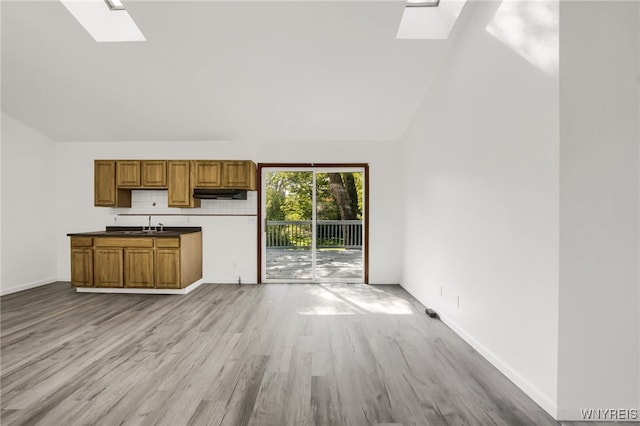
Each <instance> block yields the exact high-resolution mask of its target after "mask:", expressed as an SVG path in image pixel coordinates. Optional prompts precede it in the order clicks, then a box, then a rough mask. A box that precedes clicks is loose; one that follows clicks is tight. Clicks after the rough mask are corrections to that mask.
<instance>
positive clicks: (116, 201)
mask: <svg viewBox="0 0 640 426" xmlns="http://www.w3.org/2000/svg"><path fill="white" fill-rule="evenodd" d="M93 173H94V187H93V197H94V201H93V204H94V205H95V206H96V207H131V191H128V190H122V189H118V188H116V161H115V160H95V162H94V165H93Z"/></svg>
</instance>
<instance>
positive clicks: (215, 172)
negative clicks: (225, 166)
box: [193, 160, 222, 188]
mask: <svg viewBox="0 0 640 426" xmlns="http://www.w3.org/2000/svg"><path fill="white" fill-rule="evenodd" d="M194 166H195V170H194V173H193V176H194V182H193V185H194V186H195V187H196V188H220V187H221V186H222V180H221V178H220V177H221V172H222V167H221V166H222V165H221V163H220V161H215V160H196V161H195V162H194Z"/></svg>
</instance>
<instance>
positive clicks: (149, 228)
mask: <svg viewBox="0 0 640 426" xmlns="http://www.w3.org/2000/svg"><path fill="white" fill-rule="evenodd" d="M147 230H149V231H151V215H149V226H148V227H147Z"/></svg>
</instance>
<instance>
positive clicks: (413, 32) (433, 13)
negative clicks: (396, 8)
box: [396, 0, 466, 40]
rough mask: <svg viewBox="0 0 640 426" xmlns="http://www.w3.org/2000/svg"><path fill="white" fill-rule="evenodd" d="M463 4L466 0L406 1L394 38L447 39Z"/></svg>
mask: <svg viewBox="0 0 640 426" xmlns="http://www.w3.org/2000/svg"><path fill="white" fill-rule="evenodd" d="M465 3H466V0H407V3H406V7H405V8H404V13H403V14H402V20H401V21H400V26H399V27H398V33H397V34H396V38H397V39H410V40H418V39H422V40H443V39H446V38H448V37H449V33H450V32H451V29H452V28H453V26H454V25H455V23H456V21H457V20H458V16H460V12H461V11H462V8H463V7H464V5H465ZM436 6H437V7H436Z"/></svg>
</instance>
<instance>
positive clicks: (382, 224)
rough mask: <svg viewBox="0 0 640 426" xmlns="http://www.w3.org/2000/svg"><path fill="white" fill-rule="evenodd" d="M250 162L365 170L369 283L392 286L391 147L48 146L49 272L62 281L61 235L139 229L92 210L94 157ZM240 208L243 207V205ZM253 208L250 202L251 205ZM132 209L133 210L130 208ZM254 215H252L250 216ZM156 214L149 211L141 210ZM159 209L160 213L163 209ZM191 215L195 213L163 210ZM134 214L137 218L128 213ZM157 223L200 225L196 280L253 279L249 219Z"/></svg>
mask: <svg viewBox="0 0 640 426" xmlns="http://www.w3.org/2000/svg"><path fill="white" fill-rule="evenodd" d="M100 158H103V159H124V158H136V159H138V158H139V159H154V158H155V159H158V158H160V159H165V158H166V159H180V158H185V159H197V158H213V159H251V160H254V161H255V162H262V163H270V162H274V163H275V162H277V163H283V162H291V163H293V162H304V163H311V162H313V163H321V162H330V163H336V162H342V163H348V162H351V163H356V162H357V163H369V165H370V181H371V182H370V191H371V192H370V210H371V212H370V215H369V220H370V256H369V259H370V267H369V272H370V282H371V283H376V284H377V283H398V281H399V279H400V268H401V260H400V259H401V257H400V252H401V231H402V229H401V225H400V223H401V218H402V215H401V214H400V211H401V200H402V195H401V194H400V193H399V192H398V188H399V187H400V185H399V184H398V180H397V177H398V173H399V169H398V163H399V150H398V147H397V144H394V143H382V142H376V143H354V142H350V143H344V144H341V143H323V142H317V143H309V142H305V143H275V142H260V141H256V142H255V143H238V142H159V143H152V142H136V143H93V142H91V143H79V142H60V143H57V144H56V159H57V170H56V172H57V176H58V194H57V197H56V198H57V201H58V204H57V208H56V210H57V212H58V215H57V217H58V219H57V227H56V249H57V253H58V260H57V271H58V276H59V277H61V279H65V280H68V279H69V274H70V272H69V253H68V251H69V241H68V238H67V237H66V234H67V233H69V232H81V231H91V230H98V229H103V228H104V227H105V226H107V225H113V224H115V225H125V224H135V225H142V224H144V223H146V218H141V217H134V218H130V217H126V218H123V217H118V218H117V222H115V223H114V218H115V217H116V214H117V213H126V212H128V211H129V210H127V209H112V208H98V207H93V160H94V159H100ZM243 203H244V202H243ZM254 206H255V209H257V204H254ZM134 207H135V206H134ZM255 209H254V213H255V212H256V211H255ZM156 211H157V210H155V209H154V208H151V207H149V209H148V212H149V213H154V214H155V212H156ZM163 211H164V210H163ZM171 211H173V212H180V213H190V212H193V213H197V212H198V209H195V210H193V209H189V210H187V209H184V210H183V209H171ZM135 212H137V213H139V212H142V210H141V209H140V208H136V209H135ZM153 221H154V223H155V222H156V221H162V222H163V223H164V224H165V225H168V226H169V225H186V226H188V225H192V226H202V227H203V239H204V241H203V246H204V247H203V251H204V252H203V256H204V265H203V266H204V270H203V275H204V277H203V278H204V280H205V282H212V283H235V282H237V280H238V276H241V277H242V282H244V283H255V282H256V281H257V272H256V268H257V266H256V265H257V248H256V247H257V235H256V234H257V224H256V221H255V218H252V217H190V218H187V217H160V216H158V217H157V218H154V219H153Z"/></svg>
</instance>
